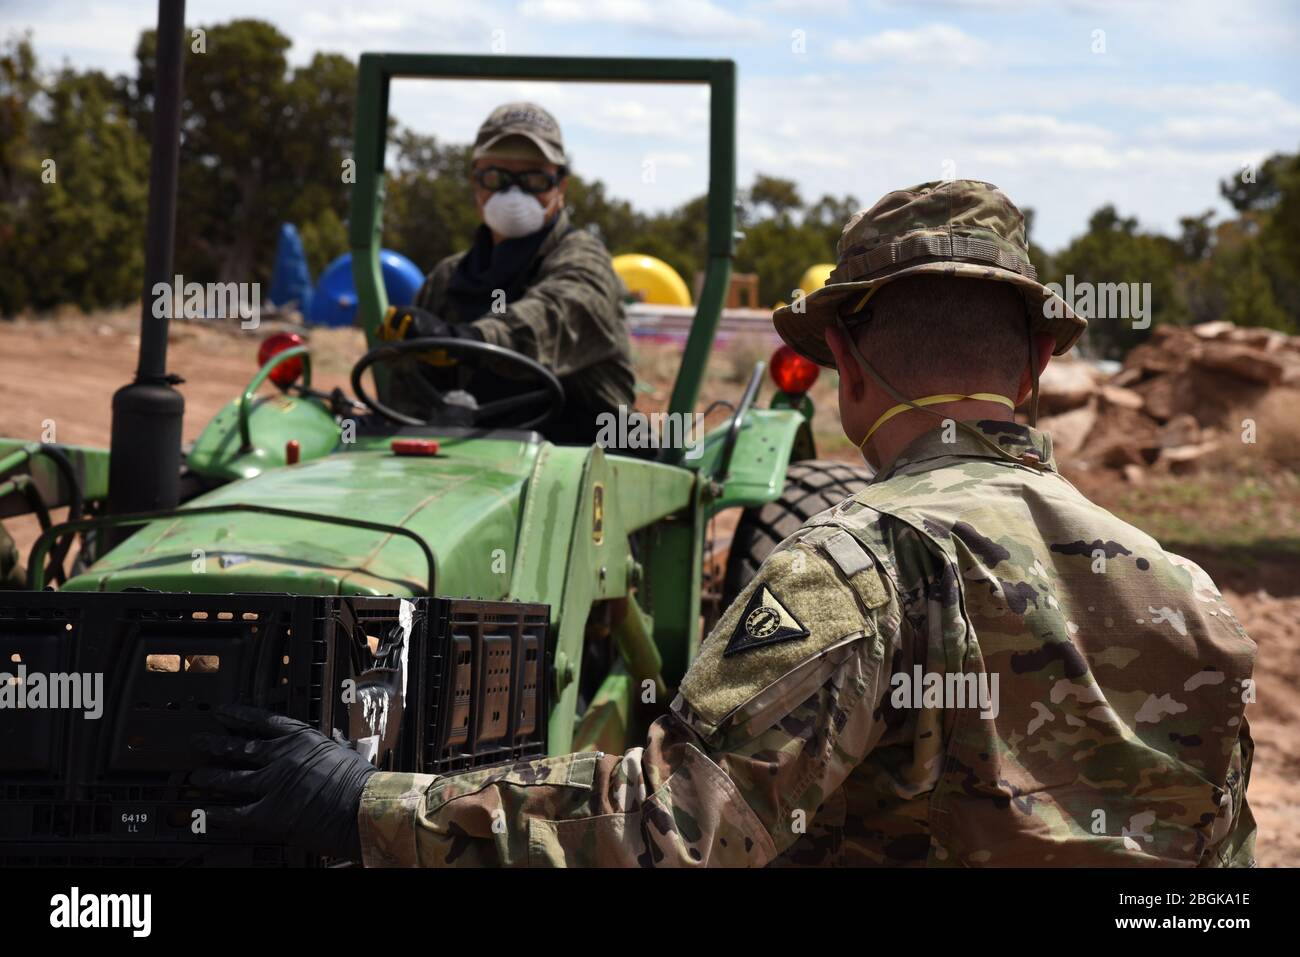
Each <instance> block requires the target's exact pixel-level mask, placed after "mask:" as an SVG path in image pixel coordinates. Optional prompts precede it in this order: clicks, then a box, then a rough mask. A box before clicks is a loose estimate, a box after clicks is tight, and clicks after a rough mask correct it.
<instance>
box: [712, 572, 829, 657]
mask: <svg viewBox="0 0 1300 957" xmlns="http://www.w3.org/2000/svg"><path fill="white" fill-rule="evenodd" d="M808 634H809V632H808V629H807V628H805V627H804V626H803V625H802V624H801V623H800V622H799V619H797V618H795V616H794V615H792V614H790V609H788V608H786V607H785V605H783V604H781V602H780V600H779V599H778V598H777V597H776V596H775V595H774V594H772V589H770V588H768V587H767V586H766V585H760V586H759V587H758V588H756V589H754V594H753V595H751V596H750V599H749V604H747V605H746V606H745V610H744V611H743V612H742V613H741V615H740V621H738V622H736V630H735V631H734V632H732V634H731V640H730V641H729V642H727V647H726V648H725V649H723V652H722V657H724V658H730V657H731V656H732V655H738V654H740V653H741V652H742V651H749V650H751V649H753V648H762V647H763V646H764V645H775V644H776V643H777V642H781V641H795V640H796V639H800V638H807V637H808Z"/></svg>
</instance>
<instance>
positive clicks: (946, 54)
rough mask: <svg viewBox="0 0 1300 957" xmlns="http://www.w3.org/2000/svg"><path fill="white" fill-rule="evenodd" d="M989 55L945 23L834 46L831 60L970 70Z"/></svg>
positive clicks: (983, 46) (981, 43) (982, 45)
mask: <svg viewBox="0 0 1300 957" xmlns="http://www.w3.org/2000/svg"><path fill="white" fill-rule="evenodd" d="M987 53H988V47H987V45H986V44H985V43H984V41H982V40H978V39H976V38H975V37H973V36H971V35H970V34H968V33H963V32H962V31H961V30H959V29H957V28H956V27H953V26H949V25H947V24H944V23H932V24H929V25H927V26H923V27H918V28H917V29H915V30H885V31H883V32H882V33H876V34H872V35H871V36H865V37H859V38H857V39H841V40H836V41H835V42H834V43H832V44H831V56H832V57H833V58H834V59H836V60H842V61H845V62H848V63H907V64H915V65H933V66H958V67H969V66H976V65H978V64H979V63H981V62H983V60H984V59H985V57H986V56H987Z"/></svg>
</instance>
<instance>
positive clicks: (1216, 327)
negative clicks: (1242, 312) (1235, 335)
mask: <svg viewBox="0 0 1300 957" xmlns="http://www.w3.org/2000/svg"><path fill="white" fill-rule="evenodd" d="M1236 328H1237V324H1236V323H1235V322H1228V320H1226V319H1220V320H1218V321H1217V322H1202V323H1201V324H1200V325H1196V326H1192V332H1194V333H1196V334H1197V335H1198V336H1200V337H1201V338H1202V339H1222V338H1224V337H1225V336H1227V335H1229V334H1231V332H1232V330H1234V329H1236Z"/></svg>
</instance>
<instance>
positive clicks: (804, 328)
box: [772, 179, 1088, 368]
mask: <svg viewBox="0 0 1300 957" xmlns="http://www.w3.org/2000/svg"><path fill="white" fill-rule="evenodd" d="M838 260H839V261H838V263H837V265H836V266H835V269H834V270H833V271H832V272H831V274H830V278H828V279H827V280H826V285H824V286H822V288H820V289H818V290H815V291H814V292H812V293H810V294H809V295H808V296H807V297H806V298H804V299H803V300H802V301H800V300H796V301H795V302H793V303H791V304H790V305H788V306H782V307H781V308H780V309H778V310H776V312H774V313H773V314H772V322H773V323H774V324H775V325H776V331H777V333H778V334H780V336H781V338H782V339H784V340H785V341H786V342H787V343H788V344H789V345H790V347H791V348H793V349H794V350H795V352H798V353H799V354H800V355H802V356H804V357H805V358H808V359H811V360H812V361H813V362H816V363H818V364H819V365H823V366H827V367H828V368H833V367H834V365H835V360H834V358H833V357H832V356H831V351H830V349H829V348H828V347H827V345H826V340H825V338H824V331H825V329H826V326H827V325H828V324H830V323H832V322H834V321H835V318H836V315H837V314H838V310H841V309H842V310H843V311H844V314H846V315H847V314H848V313H849V312H856V311H857V309H858V304H859V303H860V302H861V301H862V299H863V297H864V296H865V295H866V294H867V292H868V290H871V289H874V288H876V287H878V286H882V285H884V284H885V283H887V282H890V281H892V280H895V279H902V278H903V277H905V276H917V275H923V274H930V275H941V276H956V277H958V278H962V279H992V280H996V281H998V282H1009V283H1011V284H1013V285H1015V286H1016V287H1017V288H1019V290H1020V293H1021V295H1022V296H1023V297H1024V300H1025V309H1026V311H1027V313H1028V315H1029V321H1030V324H1031V328H1033V329H1034V330H1035V331H1037V332H1044V333H1047V334H1049V335H1051V336H1052V337H1053V338H1054V339H1055V340H1056V348H1055V349H1054V350H1053V352H1054V354H1055V355H1058V356H1059V355H1062V354H1063V353H1065V352H1068V351H1069V350H1070V347H1071V346H1073V345H1074V344H1075V342H1077V341H1078V339H1079V337H1080V336H1081V335H1083V331H1084V330H1085V329H1086V328H1087V327H1088V323H1087V321H1086V320H1085V319H1082V318H1080V317H1079V316H1076V315H1075V314H1074V311H1073V310H1072V309H1071V308H1070V306H1069V305H1068V304H1067V303H1066V302H1065V301H1064V300H1063V299H1061V298H1060V297H1059V296H1057V295H1056V294H1055V293H1053V292H1052V291H1051V290H1050V289H1048V288H1047V287H1046V286H1044V285H1043V284H1042V283H1040V282H1039V281H1038V274H1037V272H1036V271H1035V270H1034V267H1033V264H1032V263H1030V261H1029V249H1028V244H1027V243H1026V240H1025V218H1024V216H1022V215H1021V213H1020V210H1019V209H1017V208H1016V206H1015V204H1014V203H1012V202H1011V200H1010V199H1008V198H1007V196H1006V194H1005V193H1003V192H1002V191H1001V190H1000V189H998V188H997V187H996V186H994V185H993V184H992V183H982V182H979V181H978V180H972V179H958V180H952V181H942V182H933V183H922V184H920V185H919V186H912V187H909V188H907V189H900V190H895V191H894V192H892V193H888V194H886V195H885V196H884V197H883V198H881V199H880V200H879V201H878V202H877V203H876V204H875V205H874V206H872V207H871V208H870V209H864V210H861V211H859V212H857V213H854V214H853V217H852V218H851V219H850V220H849V221H848V223H847V224H845V226H844V230H843V232H842V233H840V242H839V249H838ZM1049 303H1050V306H1049Z"/></svg>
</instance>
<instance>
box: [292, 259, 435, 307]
mask: <svg viewBox="0 0 1300 957" xmlns="http://www.w3.org/2000/svg"><path fill="white" fill-rule="evenodd" d="M379 263H380V266H381V267H382V269H383V276H384V289H386V290H387V291H388V304H389V305H390V306H409V305H410V304H411V303H413V302H415V294H416V293H417V292H419V291H420V286H421V285H423V284H424V273H422V272H420V267H419V266H417V265H416V264H415V263H413V262H411V260H409V259H407V258H406V257H405V256H403V255H402V254H401V253H395V252H393V251H392V250H391V249H381V250H380V251H379ZM356 314H357V287H356V285H355V284H354V283H353V282H352V254H351V253H344V254H343V255H342V256H340V257H339V258H338V259H336V260H334V261H333V262H332V263H330V264H329V265H328V266H326V267H325V271H324V272H322V273H321V274H320V281H319V282H317V283H316V291H315V293H314V294H313V295H312V297H311V308H310V309H309V310H308V312H307V323H308V324H309V325H313V326H350V325H352V320H353V318H354V317H355V316H356Z"/></svg>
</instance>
